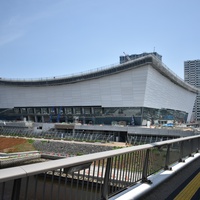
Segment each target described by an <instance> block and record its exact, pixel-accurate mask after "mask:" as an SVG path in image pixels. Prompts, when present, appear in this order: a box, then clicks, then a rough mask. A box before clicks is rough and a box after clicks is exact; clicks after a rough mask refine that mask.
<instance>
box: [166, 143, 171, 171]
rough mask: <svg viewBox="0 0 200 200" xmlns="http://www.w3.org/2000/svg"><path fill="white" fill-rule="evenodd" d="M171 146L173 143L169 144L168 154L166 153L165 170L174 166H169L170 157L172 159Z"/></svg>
mask: <svg viewBox="0 0 200 200" xmlns="http://www.w3.org/2000/svg"><path fill="white" fill-rule="evenodd" d="M170 147H171V144H168V145H167V154H166V159H165V167H164V170H171V169H172V168H171V167H170V168H169V159H170Z"/></svg>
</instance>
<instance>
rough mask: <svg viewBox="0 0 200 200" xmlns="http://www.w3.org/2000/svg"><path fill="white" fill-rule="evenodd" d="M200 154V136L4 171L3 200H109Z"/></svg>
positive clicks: (0, 194)
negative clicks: (177, 163)
mask: <svg viewBox="0 0 200 200" xmlns="http://www.w3.org/2000/svg"><path fill="white" fill-rule="evenodd" d="M199 148H200V136H192V137H185V138H179V139H174V140H168V141H162V142H157V143H152V144H145V145H140V146H133V147H127V148H122V149H117V150H112V151H106V152H101V153H95V154H88V155H84V156H78V157H71V158H64V159H60V160H54V161H48V162H45V163H38V164H32V165H25V166H20V167H14V168H7V169H2V170H0V198H1V199H48V200H50V199H61V200H63V199H69V200H75V199H78V200H85V199H87V200H90V199H91V200H94V199H101V200H104V199H108V198H109V197H111V196H113V195H115V194H117V193H119V192H121V191H123V190H125V189H126V188H128V187H130V186H132V185H135V184H136V183H137V182H138V181H142V182H149V181H148V176H149V175H151V174H154V173H156V172H158V171H159V170H161V169H164V170H170V166H171V165H172V164H174V163H176V162H183V161H184V159H185V158H186V157H188V156H192V155H193V154H194V153H196V152H197V151H199Z"/></svg>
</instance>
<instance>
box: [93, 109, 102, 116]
mask: <svg viewBox="0 0 200 200" xmlns="http://www.w3.org/2000/svg"><path fill="white" fill-rule="evenodd" d="M94 114H95V115H102V108H94Z"/></svg>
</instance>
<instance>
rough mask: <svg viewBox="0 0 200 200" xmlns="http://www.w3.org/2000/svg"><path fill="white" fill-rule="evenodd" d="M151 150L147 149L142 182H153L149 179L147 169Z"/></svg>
mask: <svg viewBox="0 0 200 200" xmlns="http://www.w3.org/2000/svg"><path fill="white" fill-rule="evenodd" d="M149 150H150V149H147V150H146V155H145V160H144V166H143V171H142V181H141V182H142V183H149V184H151V183H152V182H151V181H150V180H148V179H147V171H148V165H149Z"/></svg>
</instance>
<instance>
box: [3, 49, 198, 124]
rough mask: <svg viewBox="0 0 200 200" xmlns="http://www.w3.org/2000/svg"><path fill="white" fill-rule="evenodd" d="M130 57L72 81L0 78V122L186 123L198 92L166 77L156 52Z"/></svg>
mask: <svg viewBox="0 0 200 200" xmlns="http://www.w3.org/2000/svg"><path fill="white" fill-rule="evenodd" d="M133 57H134V56H133ZM136 57H137V56H136ZM136 57H135V58H134V59H132V60H130V61H128V62H124V63H121V64H118V65H115V66H112V67H110V68H104V69H101V70H96V71H94V70H93V71H92V72H90V73H81V74H78V75H73V76H66V77H52V78H40V79H37V80H33V79H26V80H19V79H17V80H15V79H5V78H1V79H0V94H1V95H0V120H30V121H35V122H80V123H83V124H123V125H126V124H127V125H149V124H150V123H149V122H150V121H151V123H154V124H159V123H167V121H171V122H172V123H176V122H177V123H179V122H180V123H182V122H186V121H190V119H191V114H192V108H193V104H194V101H195V98H196V94H197V93H198V89H197V88H196V87H194V86H191V85H189V84H188V83H186V82H184V81H183V80H182V79H180V78H178V77H177V76H176V75H175V74H173V73H172V72H170V71H169V70H168V68H166V67H165V65H164V64H163V63H162V62H161V56H160V55H159V54H157V53H156V52H154V53H147V54H146V53H145V54H140V56H139V57H138V58H136ZM158 58H160V59H158Z"/></svg>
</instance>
